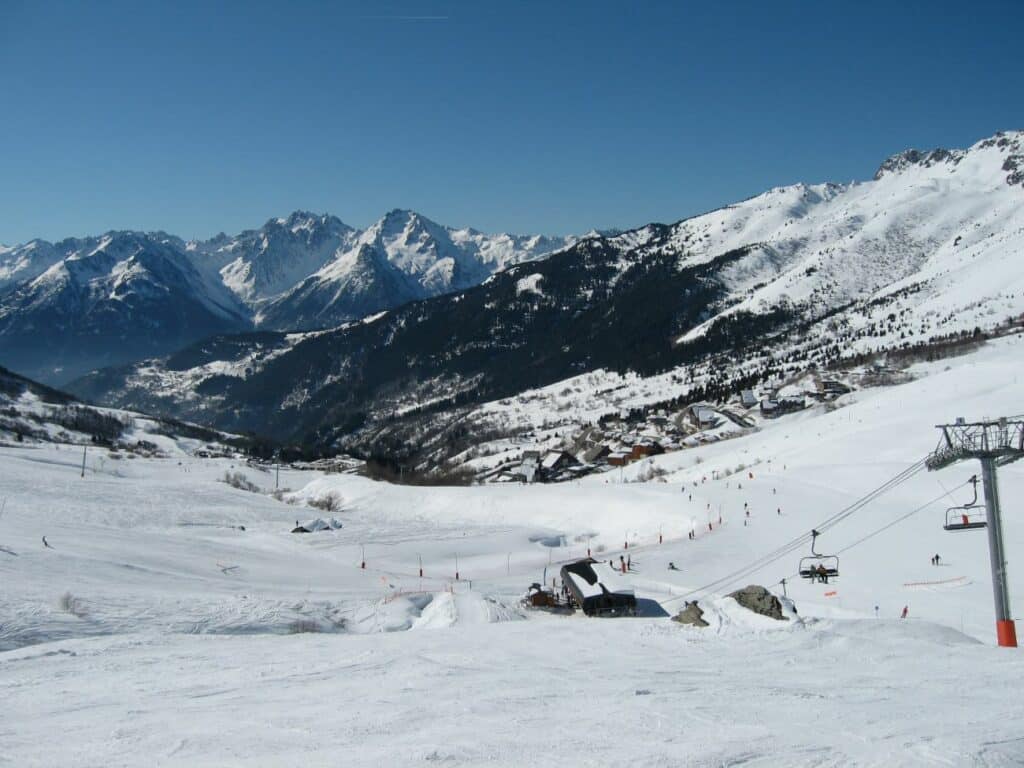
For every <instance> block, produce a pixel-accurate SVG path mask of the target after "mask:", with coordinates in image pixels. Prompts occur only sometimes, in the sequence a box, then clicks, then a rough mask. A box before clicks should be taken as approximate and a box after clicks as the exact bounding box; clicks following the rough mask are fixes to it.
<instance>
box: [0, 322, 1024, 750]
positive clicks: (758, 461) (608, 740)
mask: <svg viewBox="0 0 1024 768" xmlns="http://www.w3.org/2000/svg"><path fill="white" fill-rule="evenodd" d="M1022 344H1024V341H1022V340H1021V337H1020V336H1015V337H1008V338H1005V339H1001V340H999V341H996V342H993V343H990V344H988V345H986V346H984V347H983V348H981V349H980V350H978V351H976V352H974V353H972V354H970V355H967V356H964V357H960V358H953V359H947V360H943V361H939V362H937V363H929V364H926V365H924V364H923V365H920V366H918V367H917V368H915V369H914V373H915V374H916V375H917V376H918V378H917V379H916V380H915V381H912V382H910V383H908V384H903V385H900V386H896V387H890V388H883V389H875V390H862V391H858V392H854V393H852V394H850V395H847V396H845V397H844V398H843V399H841V400H840V401H839V402H840V405H841V407H840V408H838V409H836V410H834V411H832V412H825V411H824V410H819V409H817V408H815V409H811V410H809V411H806V412H803V413H800V414H798V415H795V416H790V417H786V418H783V419H780V420H778V421H777V422H774V423H773V424H771V425H769V426H767V427H766V428H765V429H763V430H762V431H760V432H758V433H755V434H751V435H747V436H743V437H740V438H737V439H734V440H731V441H728V442H724V443H719V444H715V445H710V446H703V447H700V448H695V449H692V450H688V451H683V452H678V453H674V454H667V455H665V456H660V457H656V458H655V459H652V461H653V462H655V464H656V465H658V466H661V467H663V468H664V469H665V470H666V471H667V472H668V475H667V476H666V477H665V480H666V481H667V482H653V483H646V484H639V483H630V482H615V481H616V480H618V479H619V473H614V474H612V475H604V476H594V477H591V478H587V479H585V480H584V481H582V482H580V483H579V484H563V485H557V486H538V487H523V486H475V487H468V488H416V487H401V486H391V485H387V484H382V483H376V482H372V481H370V480H367V479H365V478H362V477H358V476H353V475H320V474H317V473H313V472H300V471H293V470H285V471H282V473H281V481H280V484H281V486H282V487H284V488H290V489H293V490H292V491H290V492H288V493H285V494H284V495H283V500H282V501H277V500H275V499H274V498H272V497H271V496H270V495H269V492H270V491H272V490H273V488H274V477H273V475H272V474H270V473H266V472H261V471H258V470H255V469H252V468H249V467H244V466H238V465H237V464H236V465H234V466H232V462H231V460H229V459H217V460H198V459H193V458H189V457H176V458H172V459H163V460H157V459H152V460H150V459H141V458H140V459H136V460H133V461H130V462H129V461H123V462H112V461H109V460H108V461H105V462H100V461H99V457H98V456H94V458H93V459H92V461H91V463H90V466H89V467H88V471H87V473H86V477H85V478H80V477H79V469H80V465H79V462H80V460H81V453H80V452H79V451H78V450H77V449H76V450H72V449H69V448H65V447H61V446H42V447H34V448H29V447H21V448H10V447H8V448H2V449H0V451H2V461H0V498H5V499H6V504H5V506H4V512H3V515H2V516H0V547H3V551H0V701H3V704H2V705H0V713H2V717H0V763H6V764H10V765H17V766H34V765H36V766H49V765H188V766H197V765H211V766H212V765H247V766H276V765H304V766H306V765H313V766H319V765H325V766H326V765H337V764H339V763H345V764H354V765H391V764H398V763H408V762H421V761H425V762H435V761H436V762H441V763H443V764H446V765H480V764H491V765H510V766H512V765H523V764H534V765H542V766H546V765H560V766H564V765H566V764H570V765H621V764H623V763H626V762H628V763H629V764H631V765H641V766H668V765H708V766H710V765H735V764H740V763H743V764H750V765H808V766H809V765H840V764H842V765H848V764H853V765H886V766H904V765H905V766H911V765H986V766H990V765H1021V764H1022V761H1024V731H1022V729H1021V714H1022V710H1021V706H1020V703H1019V692H1018V688H1019V681H1020V680H1021V679H1022V674H1024V661H1022V660H1021V656H1020V654H1019V652H1017V651H1010V650H1006V649H999V648H995V647H994V627H993V607H992V599H991V590H990V586H989V581H988V555H987V549H986V541H985V536H984V534H983V533H963V534H950V533H946V532H944V531H943V530H942V527H941V525H942V521H943V511H944V509H945V507H946V506H949V505H952V504H954V503H963V502H964V501H967V500H968V499H969V498H970V494H969V490H968V489H966V488H964V487H963V486H962V484H963V482H964V481H965V480H966V479H967V477H968V476H969V475H970V474H971V473H973V472H974V471H975V468H974V467H969V466H958V467H955V468H951V469H947V470H945V471H943V472H941V473H938V474H928V473H926V472H921V473H919V474H916V475H914V476H912V477H911V478H910V479H909V480H907V481H906V482H905V483H903V484H901V485H899V486H898V487H896V488H895V489H893V490H892V491H891V492H889V493H887V494H885V495H883V496H881V497H880V498H878V499H877V500H876V501H875V502H873V503H872V504H870V505H868V506H867V507H866V508H865V509H863V510H862V511H861V512H858V513H857V514H855V515H853V516H852V517H850V518H849V519H848V520H846V521H844V522H843V523H841V524H840V525H837V526H836V527H835V528H834V529H832V530H828V531H827V532H826V534H825V535H824V536H823V537H822V539H821V541H820V547H819V549H820V550H822V551H829V552H831V553H835V552H839V553H840V560H841V576H840V577H839V579H838V580H837V581H836V582H834V583H832V584H829V585H828V586H827V587H826V586H825V585H820V584H815V585H810V584H794V583H792V582H790V583H789V584H787V590H788V593H789V595H790V597H792V598H793V599H794V600H795V602H796V605H797V608H798V610H799V614H800V616H802V617H803V619H802V620H801V621H791V622H786V623H775V622H773V621H771V620H769V619H764V618H762V617H758V616H755V615H753V614H749V613H748V612H746V611H744V610H743V609H741V608H739V607H738V606H737V604H736V603H735V602H734V601H732V600H731V599H728V598H725V597H723V595H724V594H725V593H727V592H729V591H731V590H732V589H734V588H737V587H741V586H744V585H745V584H747V583H760V584H764V585H766V586H772V588H773V589H774V590H775V591H777V592H780V593H781V588H780V587H779V586H778V585H777V582H778V581H779V580H780V579H781V578H783V577H788V576H792V574H793V573H794V572H795V570H796V567H797V562H798V560H799V555H800V553H799V552H798V553H796V554H795V555H793V556H789V557H786V558H783V559H781V560H779V561H777V562H772V563H769V564H767V565H766V566H765V567H764V568H763V569H761V570H760V571H757V572H753V573H749V574H743V575H742V576H741V577H739V578H736V579H732V580H728V579H726V580H724V581H722V583H721V584H720V585H718V586H716V587H715V588H714V589H713V590H702V587H704V586H706V585H709V584H712V583H714V582H716V581H719V580H722V578H723V577H725V576H727V575H728V574H730V573H734V572H736V571H738V570H740V569H741V568H742V567H743V566H745V565H746V564H748V563H750V562H752V561H754V560H756V559H757V558H758V557H760V556H762V555H764V554H765V553H767V552H770V551H773V550H775V549H776V548H778V547H780V546H781V545H783V544H785V543H786V542H787V541H790V540H792V539H794V538H797V537H799V536H802V535H804V534H806V533H807V532H808V531H809V530H810V528H811V527H814V526H815V525H818V524H819V523H820V522H821V521H822V520H824V519H826V518H828V517H830V516H832V515H833V514H835V513H836V512H837V511H839V510H840V509H842V508H843V507H845V506H847V505H849V504H850V503H852V502H854V501H856V500H857V499H858V498H860V497H862V496H863V495H864V494H865V493H867V492H868V491H870V490H872V489H873V488H876V487H878V486H880V485H881V484H882V483H884V482H885V481H887V480H888V479H890V478H892V477H893V476H895V475H897V474H898V473H900V472H902V471H903V470H905V469H907V468H908V467H910V466H911V465H913V464H914V462H915V461H916V460H918V459H919V458H921V457H923V456H924V455H925V454H926V453H927V452H928V451H929V450H930V449H931V448H932V447H933V446H934V445H935V443H936V432H935V430H934V424H936V423H939V422H942V421H945V420H952V419H953V418H954V417H956V416H959V415H964V416H967V417H974V416H984V415H993V416H995V415H1009V414H1017V413H1021V412H1022V411H1024V408H1022V407H1021V405H1022V403H1021V399H1020V394H1019V393H1020V377H1021V376H1022V375H1024V364H1022V360H1024V354H1022V353H1024V346H1022ZM741 464H742V465H744V466H743V468H742V469H739V466H740V465H741ZM644 469H645V467H644V466H643V465H633V466H631V467H629V468H627V469H626V470H623V472H622V473H621V478H622V480H624V481H628V480H630V479H631V476H633V475H635V474H639V473H640V472H643V471H644ZM227 470H230V471H241V472H242V473H243V474H245V475H246V476H247V477H249V479H250V480H252V481H253V482H254V483H256V484H257V485H258V486H260V487H261V488H263V489H265V490H266V491H267V492H268V493H262V494H261V493H250V492H246V491H241V490H237V489H235V488H232V487H230V486H228V485H226V484H225V483H223V482H220V481H219V480H220V479H221V478H222V476H223V475H224V472H225V471H227ZM716 471H717V474H718V479H714V478H715V477H716ZM727 472H728V473H729V474H728V475H726V473H727ZM751 474H752V475H753V477H751ZM705 477H706V478H707V480H704V478H705ZM1000 482H1001V487H1000V490H1001V494H1002V497H1003V500H1004V507H1005V518H1006V520H1005V534H1006V539H1007V542H1008V553H1009V559H1010V563H1009V573H1010V580H1011V581H1010V593H1011V599H1012V601H1013V608H1014V611H1015V614H1021V613H1022V611H1024V602H1022V599H1021V595H1024V566H1021V565H1020V562H1019V554H1018V553H1019V552H1021V551H1024V549H1022V547H1024V518H1022V517H1021V515H1020V514H1019V505H1018V504H1017V500H1018V499H1019V498H1020V497H1021V494H1022V492H1024V466H1014V465H1011V466H1008V467H1006V468H1004V469H1002V470H1000ZM740 484H742V488H741V487H740ZM947 492H948V495H947ZM332 494H333V495H334V496H335V499H336V502H337V503H338V504H339V505H340V509H336V510H334V511H332V512H330V515H332V516H336V517H338V518H339V519H341V520H342V521H343V523H344V527H343V528H342V529H341V530H339V531H334V532H324V533H317V534H309V535H294V534H290V533H288V531H289V530H290V529H291V527H293V526H294V524H295V522H296V521H307V520H310V519H312V518H315V517H318V516H326V514H327V513H324V512H322V511H321V510H318V509H310V508H308V507H306V506H305V505H304V504H303V502H305V501H309V500H318V501H320V502H323V500H324V499H325V498H326V497H328V496H329V495H332ZM691 496H692V499H691ZM931 501H933V502H934V503H932V504H930V505H929V504H927V502H931ZM288 502H292V503H288ZM744 504H747V505H748V508H749V509H750V510H751V515H750V517H749V519H747V518H745V516H744V514H743V505H744ZM918 508H921V509H920V511H918V512H917V513H916V514H912V515H910V516H909V517H907V518H906V519H905V520H904V521H902V522H899V523H898V524H896V525H892V526H891V527H889V528H887V529H886V530H882V529H883V528H884V527H885V526H887V525H889V524H890V523H892V522H893V521H895V520H897V519H898V518H900V517H902V516H904V515H907V514H908V513H910V512H913V511H914V510H916V509H918ZM709 509H710V517H711V522H712V526H713V530H712V531H708V529H707V523H708V516H709V514H708V510H709ZM779 511H781V514H779ZM719 514H721V518H722V523H721V524H719V523H718V518H719ZM745 519H746V520H747V524H746V525H744V520H745ZM241 527H244V530H241ZM691 529H692V530H694V531H695V533H696V539H695V540H690V539H689V538H688V536H687V534H688V532H689V531H690V530H691ZM878 531H881V532H880V533H877V535H874V536H871V537H870V538H866V540H864V541H862V542H860V540H862V539H865V537H868V536H870V535H871V534H873V533H875V532H878ZM659 532H660V533H661V535H662V537H663V539H664V541H663V543H661V544H660V545H659V544H658V536H659ZM43 536H45V537H46V540H47V542H48V543H49V545H50V547H44V546H43V544H42V537H43ZM627 540H628V541H629V550H628V554H629V555H630V557H631V558H632V561H633V564H634V566H635V568H636V570H635V572H633V573H630V574H626V575H622V574H619V575H617V576H613V575H612V572H611V569H610V568H609V567H608V565H607V560H608V559H610V558H613V559H615V560H616V561H617V560H618V556H619V554H620V553H621V554H625V552H624V551H623V549H622V546H623V543H624V542H625V541H627ZM858 542H860V543H858ZM555 544H557V545H558V546H552V545H555ZM588 544H589V545H590V546H591V548H592V549H593V550H594V552H595V556H597V557H598V558H602V557H603V558H604V563H603V564H601V565H599V566H598V570H599V573H600V574H601V575H602V578H604V579H606V583H607V584H608V585H609V587H610V588H616V587H619V586H621V587H625V588H631V589H634V590H636V593H637V596H638V598H640V600H641V603H642V605H643V606H644V608H643V611H642V613H643V614H644V615H643V616H642V617H640V618H637V619H615V620H595V619H585V618H583V617H581V616H572V617H555V616H549V615H545V614H541V615H538V614H535V613H531V612H528V611H526V610H524V609H522V608H521V607H520V606H519V604H518V597H519V595H521V594H522V592H523V591H524V590H525V588H526V587H527V586H528V585H529V583H530V582H532V581H539V580H541V579H542V578H544V577H545V576H546V577H547V578H548V580H550V578H551V576H552V574H554V573H556V572H557V568H558V563H559V562H560V561H563V560H566V559H571V558H575V557H579V556H581V555H583V554H584V553H585V550H586V547H587V546H588ZM935 553H939V554H940V555H941V556H942V563H943V564H942V565H940V566H937V567H936V566H932V565H931V564H930V558H931V556H932V555H933V554H935ZM456 556H457V558H458V562H457V566H456V559H455V558H456ZM363 557H365V562H366V568H365V569H363V568H361V567H360V564H361V562H362V559H363ZM670 561H671V562H673V563H675V565H676V566H677V567H678V568H679V570H678V571H670V570H669V569H668V563H669V562H670ZM421 562H422V566H423V569H424V577H423V578H422V579H421V578H420V577H419V576H418V569H419V566H420V563H421ZM456 567H457V568H458V570H459V573H460V580H459V581H458V582H457V583H456V582H455V581H454V575H455V570H456ZM695 597H696V598H698V599H699V600H700V604H701V605H702V607H704V609H705V610H706V611H707V614H706V618H708V619H709V621H710V622H711V627H709V628H708V629H704V630H700V629H694V628H688V627H681V626H679V625H677V624H675V623H673V622H670V621H669V620H668V619H667V618H666V617H665V615H663V614H669V613H675V612H676V610H678V609H679V608H680V607H681V606H682V604H683V601H684V600H686V599H693V598H695ZM876 605H877V606H878V608H879V610H878V616H877V617H876V614H875V606H876ZM904 606H907V607H908V609H909V618H908V619H907V620H905V621H901V620H899V619H898V618H897V617H898V615H899V613H900V611H901V610H902V608H903V607H904ZM312 629H317V630H319V632H318V633H312V632H310V630H312ZM406 630H408V631H406Z"/></svg>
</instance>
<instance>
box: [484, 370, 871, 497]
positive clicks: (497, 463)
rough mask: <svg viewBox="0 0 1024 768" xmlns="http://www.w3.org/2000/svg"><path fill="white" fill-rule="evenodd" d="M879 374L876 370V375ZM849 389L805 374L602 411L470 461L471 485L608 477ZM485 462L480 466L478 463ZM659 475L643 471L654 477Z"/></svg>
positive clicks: (505, 443)
mask: <svg viewBox="0 0 1024 768" xmlns="http://www.w3.org/2000/svg"><path fill="white" fill-rule="evenodd" d="M876 373H877V372H876ZM854 389H855V386H854V385H853V384H852V383H849V382H848V381H844V380H840V378H838V377H836V378H824V377H819V376H817V375H813V374H810V375H804V376H802V377H801V378H800V379H798V380H796V381H792V382H787V383H785V384H780V385H779V386H775V387H765V388H764V389H759V388H752V389H743V390H741V391H740V392H739V393H738V394H737V395H735V396H734V397H733V398H731V399H730V400H729V401H728V402H726V403H722V404H712V403H706V402H702V403H693V404H690V405H687V406H685V407H684V408H682V409H679V410H673V409H670V408H664V407H650V408H637V409H631V410H623V411H621V412H619V413H614V414H607V415H605V416H603V417H602V418H601V419H599V420H598V422H597V423H596V424H588V425H585V426H571V425H570V426H566V427H564V428H555V429H551V430H538V431H536V432H534V433H527V434H525V435H522V436H521V437H518V438H514V439H513V440H511V441H500V442H501V443H503V444H498V445H495V446H494V453H492V454H491V455H490V456H489V457H488V458H490V461H485V460H481V459H480V458H474V459H470V460H467V461H466V462H465V465H466V466H468V467H472V468H473V469H474V473H475V480H476V481H477V482H492V483H493V482H498V483H561V482H567V481H572V480H575V479H577V478H580V477H583V476H585V475H590V474H594V473H598V472H611V471H614V470H615V469H617V468H622V467H626V466H628V465H631V464H634V463H636V462H641V461H643V460H644V459H647V458H649V457H651V456H657V455H660V454H663V453H668V452H672V451H682V450H686V449H689V448H695V447H697V446H699V445H704V444H707V443H715V442H718V441H720V440H728V439H730V438H733V437H737V436H739V435H742V434H746V433H748V432H751V431H754V430H757V429H758V424H759V423H760V422H761V421H763V420H765V419H776V418H779V417H780V416H784V415H786V414H791V413H795V412H798V411H802V410H804V409H806V408H809V407H811V406H814V405H816V404H825V405H828V404H831V403H833V402H834V401H835V400H836V399H837V398H839V397H842V396H843V395H845V394H848V393H850V392H852V391H853V390H854ZM481 465H483V466H481ZM656 473H657V470H656V469H655V468H654V467H653V466H652V467H651V468H650V473H649V475H648V474H643V473H641V474H642V479H643V480H653V479H656Z"/></svg>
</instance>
